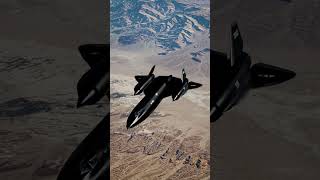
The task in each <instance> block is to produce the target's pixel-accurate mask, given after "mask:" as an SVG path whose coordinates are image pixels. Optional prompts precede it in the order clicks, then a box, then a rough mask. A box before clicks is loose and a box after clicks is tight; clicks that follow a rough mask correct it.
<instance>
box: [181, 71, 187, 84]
mask: <svg viewBox="0 0 320 180" xmlns="http://www.w3.org/2000/svg"><path fill="white" fill-rule="evenodd" d="M185 80H187V75H186V72H185V71H184V69H182V82H185Z"/></svg>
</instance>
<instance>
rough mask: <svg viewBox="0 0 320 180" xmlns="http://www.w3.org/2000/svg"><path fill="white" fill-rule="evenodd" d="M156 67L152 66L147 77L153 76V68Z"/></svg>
mask: <svg viewBox="0 0 320 180" xmlns="http://www.w3.org/2000/svg"><path fill="white" fill-rule="evenodd" d="M155 67H156V65H153V66H152V68H151V70H150V72H149V75H151V74H153V71H154V68H155Z"/></svg>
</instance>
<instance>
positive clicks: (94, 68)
mask: <svg viewBox="0 0 320 180" xmlns="http://www.w3.org/2000/svg"><path fill="white" fill-rule="evenodd" d="M79 51H80V54H81V56H82V58H83V59H84V60H85V61H86V62H87V63H88V64H89V66H90V70H89V71H87V72H86V73H85V74H84V75H83V76H82V77H81V79H80V80H79V82H78V84H77V90H78V103H77V107H81V106H85V105H92V104H95V103H96V102H98V101H99V100H100V99H101V98H102V97H103V96H104V95H105V94H106V93H107V91H108V90H109V66H110V65H109V62H108V61H107V59H109V54H108V53H109V45H107V44H86V45H82V46H80V47H79Z"/></svg>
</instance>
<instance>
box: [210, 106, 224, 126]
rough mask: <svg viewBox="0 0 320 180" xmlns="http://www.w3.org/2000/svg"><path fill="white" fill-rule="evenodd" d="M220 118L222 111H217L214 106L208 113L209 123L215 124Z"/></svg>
mask: <svg viewBox="0 0 320 180" xmlns="http://www.w3.org/2000/svg"><path fill="white" fill-rule="evenodd" d="M221 116H222V111H220V110H219V109H217V108H216V107H215V106H214V107H213V108H212V109H211V111H210V122H211V123H212V122H215V121H216V120H218V119H219V118H220V117H221Z"/></svg>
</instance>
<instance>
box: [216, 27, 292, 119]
mask: <svg viewBox="0 0 320 180" xmlns="http://www.w3.org/2000/svg"><path fill="white" fill-rule="evenodd" d="M229 54H230V56H229V57H228V55H226V54H224V53H221V52H217V51H214V50H211V53H210V56H211V59H212V62H211V63H212V64H211V70H210V71H211V83H210V86H211V87H210V89H211V94H210V96H211V98H210V108H211V111H210V114H211V117H210V121H211V122H215V121H216V120H217V119H219V118H220V117H221V116H222V115H223V113H224V112H226V111H228V110H230V109H231V108H232V107H233V106H234V105H236V104H237V103H238V102H239V100H240V99H241V98H242V97H243V96H244V95H245V94H246V93H247V92H248V90H249V89H251V88H259V87H264V86H271V85H275V84H279V83H282V82H284V81H287V80H289V79H291V78H293V77H294V76H295V73H294V72H292V71H289V70H287V69H282V68H279V67H275V66H272V65H268V64H264V63H257V64H254V65H252V66H251V58H250V56H249V54H248V53H246V52H244V51H243V41H242V37H241V34H240V31H239V28H238V25H237V24H236V23H233V24H232V25H231V47H230V53H229Z"/></svg>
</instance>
